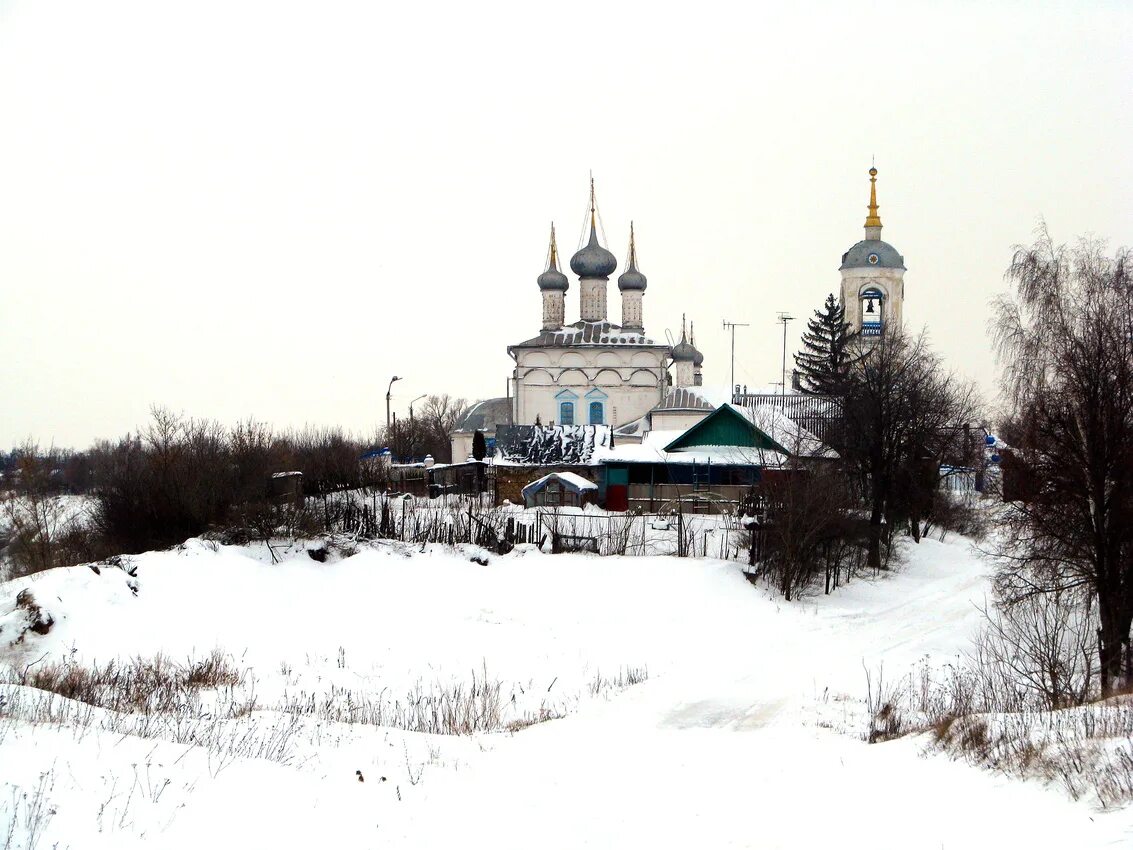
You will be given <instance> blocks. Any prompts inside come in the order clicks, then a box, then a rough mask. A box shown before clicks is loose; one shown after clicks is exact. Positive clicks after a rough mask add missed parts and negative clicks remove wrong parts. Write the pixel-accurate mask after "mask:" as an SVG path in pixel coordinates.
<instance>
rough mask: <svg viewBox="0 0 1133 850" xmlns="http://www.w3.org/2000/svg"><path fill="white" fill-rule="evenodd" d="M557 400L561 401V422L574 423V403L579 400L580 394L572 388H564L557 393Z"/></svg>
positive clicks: (564, 423) (561, 423)
mask: <svg viewBox="0 0 1133 850" xmlns="http://www.w3.org/2000/svg"><path fill="white" fill-rule="evenodd" d="M555 401H557V402H558V403H559V424H560V425H573V424H574V403H575V402H576V401H578V395H577V394H576V393H572V392H571V391H570V390H563V391H562V392H560V393H557V394H556V395H555Z"/></svg>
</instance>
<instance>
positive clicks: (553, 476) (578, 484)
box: [523, 472, 598, 498]
mask: <svg viewBox="0 0 1133 850" xmlns="http://www.w3.org/2000/svg"><path fill="white" fill-rule="evenodd" d="M549 481H560V482H562V483H563V484H565V485H566V486H567V487H569V488H570V489H571V490H574V491H575V492H576V493H581V492H583V491H584V490H597V489H598V485H597V484H595V483H594V482H593V481H587V480H586V479H585V478H583V477H582V476H581V475H576V474H575V473H573V472H552V473H550V474H549V475H544V476H543V477H542V478H537V479H536V480H534V481H532V482H531V483H530V484H528V485H527V486H526V487H524V488H523V496H524V498H526V497H527V496H528V494H529V493H535V492H537V491H538V490H541V489H542V488H543V487H544V486H545V485H546V484H547V482H549Z"/></svg>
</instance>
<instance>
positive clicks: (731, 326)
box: [724, 319, 751, 402]
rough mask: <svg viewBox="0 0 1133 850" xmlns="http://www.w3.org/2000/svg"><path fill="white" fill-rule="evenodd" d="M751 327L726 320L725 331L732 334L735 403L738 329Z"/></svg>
mask: <svg viewBox="0 0 1133 850" xmlns="http://www.w3.org/2000/svg"><path fill="white" fill-rule="evenodd" d="M749 327H751V325H750V324H749V323H747V322H729V321H728V320H727V319H724V330H730V331H731V332H732V383H731V384H729V386H730V387H731V391H732V393H733V395H732V401H733V402H734V401H735V392H736V328H749Z"/></svg>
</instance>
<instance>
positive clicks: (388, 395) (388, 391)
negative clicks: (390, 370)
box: [386, 375, 401, 431]
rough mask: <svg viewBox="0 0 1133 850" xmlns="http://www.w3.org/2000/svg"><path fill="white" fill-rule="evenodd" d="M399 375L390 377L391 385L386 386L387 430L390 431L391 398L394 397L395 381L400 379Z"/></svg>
mask: <svg viewBox="0 0 1133 850" xmlns="http://www.w3.org/2000/svg"><path fill="white" fill-rule="evenodd" d="M400 380H401V378H399V377H398V376H397V375H394V376H393V377H392V378H390V379H389V386H388V387H386V431H389V400H390V399H391V398H393V382H394V381H400Z"/></svg>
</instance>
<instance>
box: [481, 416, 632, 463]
mask: <svg viewBox="0 0 1133 850" xmlns="http://www.w3.org/2000/svg"><path fill="white" fill-rule="evenodd" d="M610 442H611V440H610V426H609V425H508V426H500V428H498V429H497V430H496V463H500V464H516V465H537V464H543V465H547V464H560V463H562V464H588V463H596V462H597V461H596V460H595V458H594V455H595V452H597V451H600V450H601V449H603V448H605V447H607V446H609V445H610Z"/></svg>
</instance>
